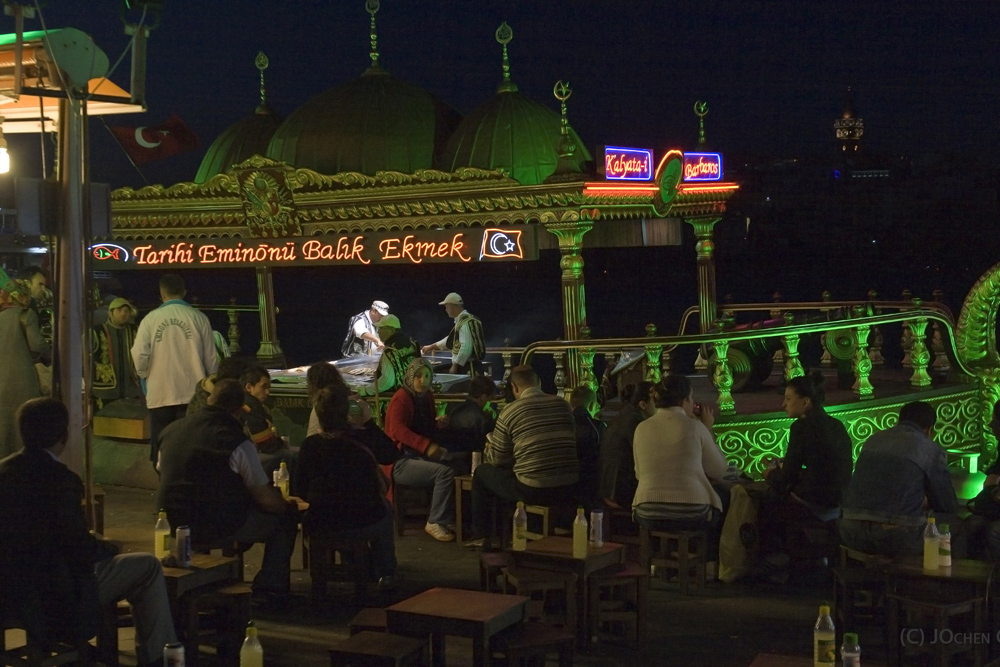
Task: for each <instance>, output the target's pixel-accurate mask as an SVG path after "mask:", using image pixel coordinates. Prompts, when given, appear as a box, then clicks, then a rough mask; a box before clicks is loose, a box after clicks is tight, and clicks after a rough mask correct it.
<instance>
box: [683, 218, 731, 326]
mask: <svg viewBox="0 0 1000 667" xmlns="http://www.w3.org/2000/svg"><path fill="white" fill-rule="evenodd" d="M720 220H722V218H685V219H684V222H686V223H688V224H689V225H691V227H692V228H694V236H695V238H696V239H698V240H697V241H696V242H695V244H694V250H695V252H696V253H697V255H698V307H699V318H698V324H699V325H700V331H701V333H706V332H707V331H709V330H711V328H712V324H714V323H715V320H716V319H717V318H718V317H719V315H718V312H717V310H718V298H717V297H716V293H715V241H714V240H713V238H712V236H713V230H714V229H715V225H716V223H717V222H719V221H720Z"/></svg>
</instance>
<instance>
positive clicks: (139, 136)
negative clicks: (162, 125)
mask: <svg viewBox="0 0 1000 667" xmlns="http://www.w3.org/2000/svg"><path fill="white" fill-rule="evenodd" d="M145 129H146V126H145V125H143V126H142V127H137V128H135V143H137V144H139V145H140V146H142V147H143V148H156V147H157V146H159V145H160V143H161V142H162V138H161V140H160V141H157V142H156V143H152V142H149V141H146V139H145V137H143V136H142V131H143V130H145ZM156 131H157V132H158V133H160V134H161V135H165V134H169V133H170V132H169V131H168V130H156Z"/></svg>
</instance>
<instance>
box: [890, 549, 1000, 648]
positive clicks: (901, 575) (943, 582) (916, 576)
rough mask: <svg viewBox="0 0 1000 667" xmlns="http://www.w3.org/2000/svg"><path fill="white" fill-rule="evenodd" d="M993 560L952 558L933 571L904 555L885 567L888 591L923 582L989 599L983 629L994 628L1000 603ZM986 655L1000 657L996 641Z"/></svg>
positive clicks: (917, 558) (900, 590) (916, 558)
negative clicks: (993, 577)
mask: <svg viewBox="0 0 1000 667" xmlns="http://www.w3.org/2000/svg"><path fill="white" fill-rule="evenodd" d="M993 568H994V563H992V562H987V561H981V560H972V559H969V558H962V559H958V558H956V559H952V564H951V567H939V568H937V569H935V570H925V569H924V564H923V557H922V556H905V557H903V558H899V559H897V560H895V561H893V562H892V564H891V565H889V566H888V568H887V570H886V577H887V579H888V581H887V584H888V590H890V591H895V592H896V593H899V594H904V595H905V594H906V593H907V592H908V591H911V590H913V589H914V588H919V587H920V586H921V585H922V584H923V585H927V584H930V585H934V586H939V587H947V588H949V589H952V590H957V591H962V592H964V594H966V595H968V596H969V597H980V598H984V599H987V598H988V599H989V600H990V602H989V604H988V605H987V608H986V610H985V611H986V622H985V624H984V625H985V627H986V628H994V627H997V626H998V623H1000V603H998V601H997V599H996V595H997V592H998V587H997V586H996V585H994V586H993V589H994V590H993V591H990V590H989V589H990V584H991V583H993V580H992V579H991V575H992V574H993ZM925 587H926V586H925ZM987 653H988V657H989V658H991V659H996V658H997V657H1000V648H998V647H997V646H996V644H995V642H990V644H989V646H988V648H987Z"/></svg>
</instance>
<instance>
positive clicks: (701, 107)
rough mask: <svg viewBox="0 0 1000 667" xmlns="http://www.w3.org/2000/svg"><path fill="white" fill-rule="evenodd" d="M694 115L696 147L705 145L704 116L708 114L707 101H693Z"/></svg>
mask: <svg viewBox="0 0 1000 667" xmlns="http://www.w3.org/2000/svg"><path fill="white" fill-rule="evenodd" d="M694 115H695V116H697V117H698V148H704V146H705V143H706V142H705V116H707V115H708V102H702V101H700V100H699V101H697V102H695V103H694Z"/></svg>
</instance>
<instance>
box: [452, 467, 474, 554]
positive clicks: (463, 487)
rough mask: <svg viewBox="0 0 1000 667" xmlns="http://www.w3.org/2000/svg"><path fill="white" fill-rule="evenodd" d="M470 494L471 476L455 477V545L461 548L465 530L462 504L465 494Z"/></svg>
mask: <svg viewBox="0 0 1000 667" xmlns="http://www.w3.org/2000/svg"><path fill="white" fill-rule="evenodd" d="M466 491H468V492H469V493H470V494H471V493H472V475H458V476H457V477H455V544H458V545H459V546H461V544H462V542H464V541H465V530H464V529H463V528H462V514H463V512H462V504H463V502H462V501H463V499H464V494H465V492H466Z"/></svg>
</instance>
